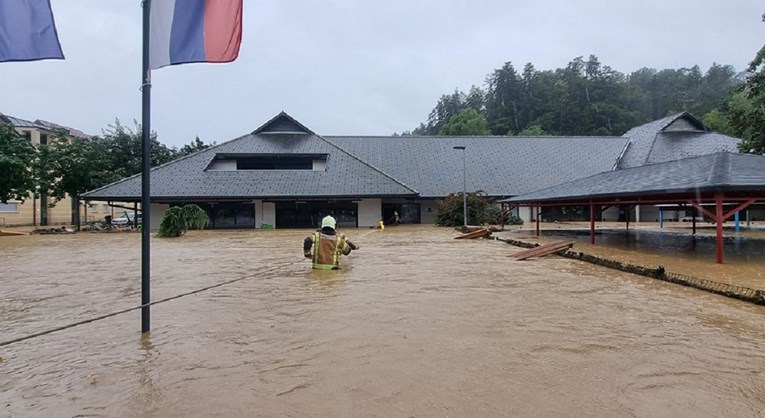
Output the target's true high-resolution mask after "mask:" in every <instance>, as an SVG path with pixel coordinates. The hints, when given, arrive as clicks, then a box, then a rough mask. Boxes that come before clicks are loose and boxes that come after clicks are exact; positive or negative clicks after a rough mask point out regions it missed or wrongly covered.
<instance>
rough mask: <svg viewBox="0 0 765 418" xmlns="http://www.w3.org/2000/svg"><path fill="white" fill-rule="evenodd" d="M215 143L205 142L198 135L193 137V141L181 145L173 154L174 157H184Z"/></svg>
mask: <svg viewBox="0 0 765 418" xmlns="http://www.w3.org/2000/svg"><path fill="white" fill-rule="evenodd" d="M213 145H215V142H213V143H211V144H205V143H204V141H202V140H201V139H199V136H197V137H195V138H194V140H193V141H191V142H190V143H188V144H186V145H184V146H183V147H181V149H180V150H178V151H177V152H176V154H175V158H180V157H185V156H187V155H191V154H194V153H195V152H199V151H203V150H206V149H207V148H210V147H211V146H213Z"/></svg>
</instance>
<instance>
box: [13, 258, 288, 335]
mask: <svg viewBox="0 0 765 418" xmlns="http://www.w3.org/2000/svg"><path fill="white" fill-rule="evenodd" d="M302 261H303V260H302V259H301V262H302ZM297 263H298V262H289V263H287V262H285V263H281V264H278V265H276V266H273V267H271V268H269V269H266V270H264V271H261V272H259V273H258V274H251V275H247V276H244V277H240V278H238V279H231V280H227V281H225V282H220V283H216V284H214V285H210V286H206V287H202V288H200V289H196V290H192V291H190V292H186V293H181V294H178V295H175V296H171V297H168V298H165V299H160V300H155V301H153V302H150V303H145V304H143V305H140V306H135V307H132V308H128V309H123V310H121V311H116V312H111V313H108V314H105V315H101V316H96V317H93V318H89V319H85V320H82V321H79V322H74V323H71V324H67V325H63V326H60V327H56V328H51V329H48V330H45V331H40V332H36V333H34V334H29V335H25V336H23V337H18V338H14V339H12V340H8V341H2V342H0V347H3V346H6V345H10V344H13V343H18V342H21V341H25V340H30V339H32V338H37V337H41V336H43V335H48V334H52V333H54V332H58V331H63V330H65V329H69V328H74V327H76V326H80V325H84V324H89V323H91V322H96V321H100V320H102V319H106V318H111V317H113V316H117V315H122V314H124V313H128V312H132V311H136V310H138V309H142V308H145V307H148V306H152V305H158V304H160V303H164V302H168V301H171V300H174V299H180V298H182V297H185V296H190V295H193V294H196V293H200V292H204V291H207V290H210V289H214V288H216V287H221V286H225V285H227V284H231V283H235V282H239V281H242V280H245V279H250V278H253V277H257V276H259V275H261V274H263V273H270V272H272V271H275V270H277V269H280V268H282V267H287V266H291V265H293V264H297Z"/></svg>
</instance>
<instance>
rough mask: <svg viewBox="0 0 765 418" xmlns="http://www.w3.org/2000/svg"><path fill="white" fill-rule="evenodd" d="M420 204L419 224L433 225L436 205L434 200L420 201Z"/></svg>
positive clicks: (436, 212) (436, 210) (436, 211)
mask: <svg viewBox="0 0 765 418" xmlns="http://www.w3.org/2000/svg"><path fill="white" fill-rule="evenodd" d="M419 203H420V223H424V224H435V223H436V215H437V214H438V203H436V201H435V200H422V201H420V202H419Z"/></svg>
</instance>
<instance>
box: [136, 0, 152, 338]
mask: <svg viewBox="0 0 765 418" xmlns="http://www.w3.org/2000/svg"><path fill="white" fill-rule="evenodd" d="M141 4H142V6H143V64H142V66H141V101H142V112H141V128H142V129H141V135H142V136H141V139H142V147H141V156H142V171H141V305H143V307H142V308H141V332H149V330H150V328H151V308H150V306H148V305H149V303H150V302H151V278H150V275H151V251H150V246H149V245H150V238H151V199H150V196H151V183H150V182H151V179H150V171H151V70H150V69H149V22H150V18H151V0H143V2H142V3H141ZM137 221H138V217H137V216H136V224H138V222H137Z"/></svg>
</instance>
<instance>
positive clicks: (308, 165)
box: [236, 156, 313, 170]
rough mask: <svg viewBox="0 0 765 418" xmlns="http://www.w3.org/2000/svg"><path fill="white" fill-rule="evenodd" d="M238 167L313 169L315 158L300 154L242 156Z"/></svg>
mask: <svg viewBox="0 0 765 418" xmlns="http://www.w3.org/2000/svg"><path fill="white" fill-rule="evenodd" d="M236 169H237V170H313V158H312V157H300V156H295V157H293V156H273V157H272V156H268V157H265V156H264V157H240V158H237V160H236Z"/></svg>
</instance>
